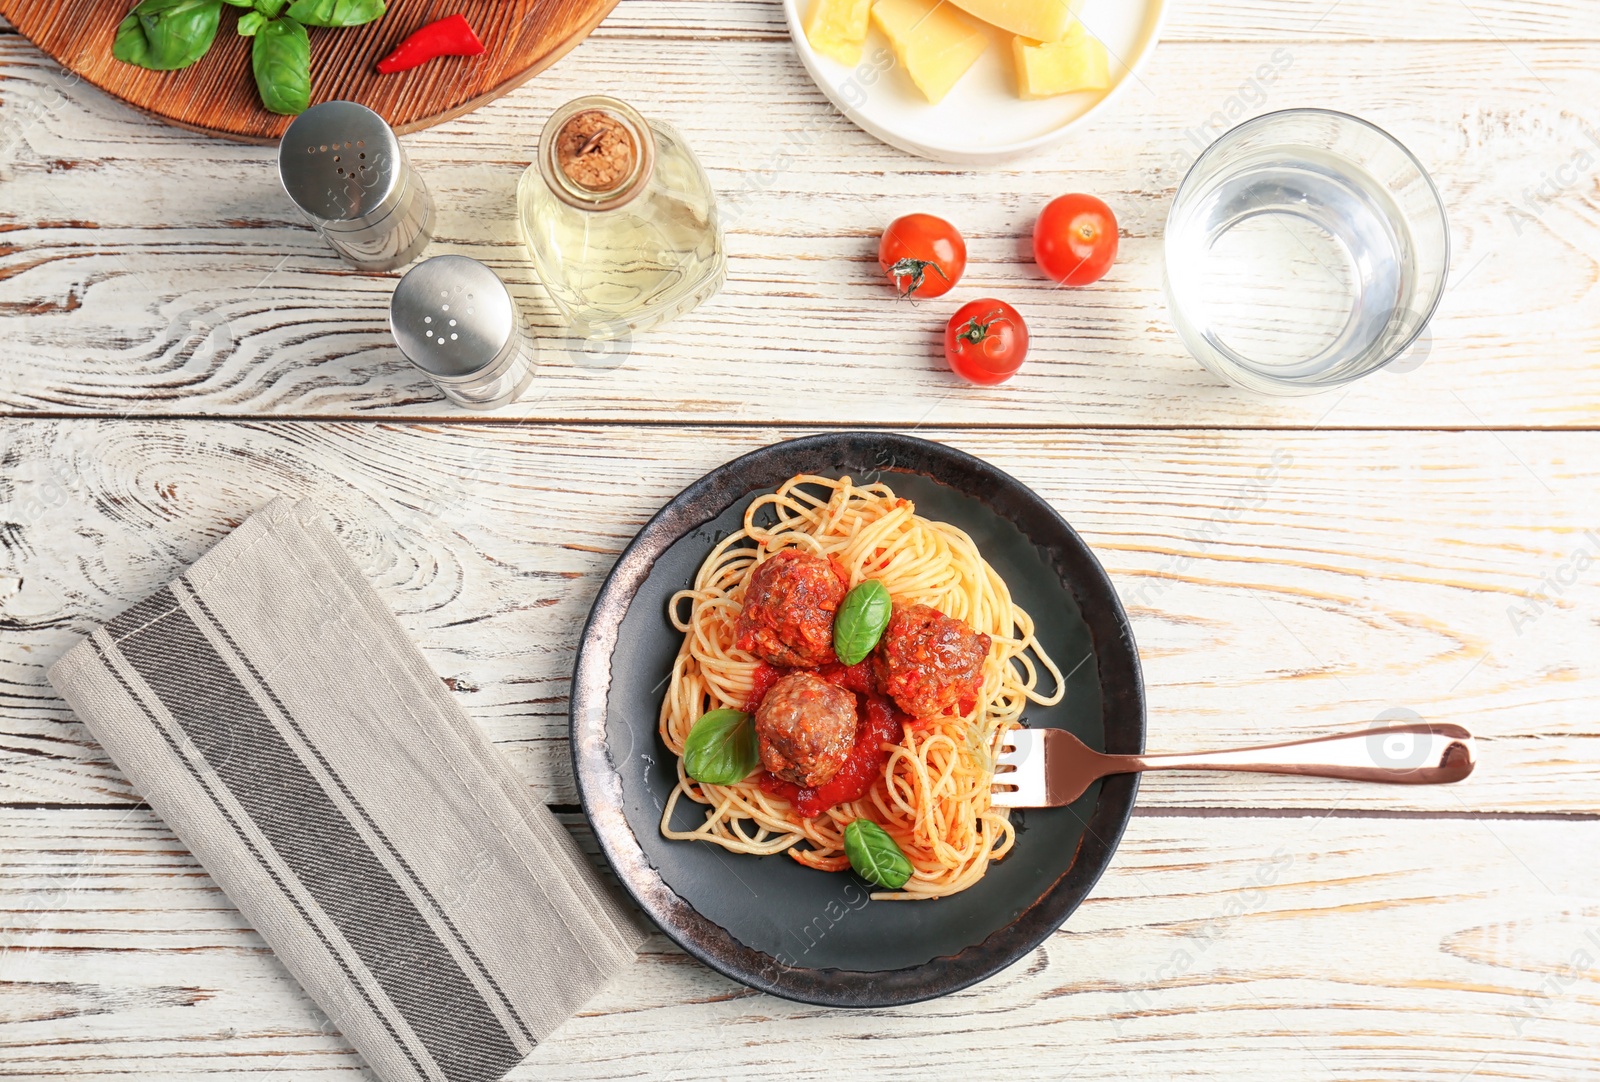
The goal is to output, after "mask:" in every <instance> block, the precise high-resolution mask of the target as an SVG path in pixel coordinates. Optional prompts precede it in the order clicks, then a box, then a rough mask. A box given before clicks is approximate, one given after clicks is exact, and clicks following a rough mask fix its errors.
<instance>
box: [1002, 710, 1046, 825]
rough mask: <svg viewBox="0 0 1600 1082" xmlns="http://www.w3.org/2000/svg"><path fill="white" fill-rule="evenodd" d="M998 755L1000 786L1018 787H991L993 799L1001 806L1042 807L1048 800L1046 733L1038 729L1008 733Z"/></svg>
mask: <svg viewBox="0 0 1600 1082" xmlns="http://www.w3.org/2000/svg"><path fill="white" fill-rule="evenodd" d="M1001 746H1002V749H1003V750H1002V751H1001V753H1000V754H999V755H997V756H995V760H994V764H995V777H994V784H995V785H996V786H1002V785H1003V786H1008V787H1010V786H1014V787H1015V788H1005V789H999V788H994V789H991V790H990V793H989V802H990V803H991V804H993V805H994V806H995V807H997V808H1026V807H1038V806H1039V805H1040V804H1042V803H1043V801H1044V795H1045V794H1044V733H1043V732H1042V731H1040V730H1038V729H1017V730H1014V731H1013V732H1011V733H1009V734H1007V736H1006V738H1005V742H1004V743H1003V744H1002V745H1001Z"/></svg>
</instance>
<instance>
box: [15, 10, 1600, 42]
mask: <svg viewBox="0 0 1600 1082" xmlns="http://www.w3.org/2000/svg"><path fill="white" fill-rule="evenodd" d="M5 29H8V26H7V24H6V23H5V21H4V20H3V19H0V32H3V31H4V30H5ZM596 34H598V35H602V36H608V37H638V36H648V37H658V38H669V39H670V38H687V39H692V40H703V39H712V40H716V39H722V38H729V37H740V36H743V37H766V38H781V37H787V36H788V31H787V29H786V28H785V26H784V21H783V8H782V6H781V5H780V4H778V3H759V4H753V3H749V2H748V0H622V3H620V4H619V5H618V6H617V7H616V9H615V10H614V11H613V12H612V13H611V14H610V15H609V16H607V17H606V20H605V22H603V23H602V24H601V25H600V28H599V29H598V30H597V31H596ZM1162 36H1163V39H1164V40H1167V41H1219V42H1220V41H1228V42H1232V41H1305V40H1315V41H1333V40H1349V41H1494V42H1517V41H1544V40H1551V39H1575V38H1595V37H1600V25H1597V24H1596V21H1595V16H1594V11H1593V8H1592V7H1591V6H1590V5H1589V4H1588V0H1523V2H1521V3H1518V4H1515V5H1507V4H1502V5H1481V4H1473V5H1470V6H1469V5H1467V4H1463V3H1461V0H1417V2H1416V3H1412V4H1405V5H1400V6H1396V5H1394V4H1391V3H1385V2H1384V0H1338V2H1337V3H1335V2H1333V0H1186V2H1184V3H1180V4H1176V5H1174V6H1173V7H1172V10H1171V11H1170V12H1169V14H1168V16H1167V27H1166V32H1165V33H1164V34H1163V35H1162Z"/></svg>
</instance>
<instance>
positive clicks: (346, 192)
mask: <svg viewBox="0 0 1600 1082" xmlns="http://www.w3.org/2000/svg"><path fill="white" fill-rule="evenodd" d="M278 175H279V176H280V178H281V179H282V180H283V187H284V190H285V191H286V192H288V193H289V198H290V199H292V200H294V203H295V206H297V207H299V208H300V213H302V214H304V215H305V216H306V218H307V220H309V221H310V222H311V224H312V226H313V227H314V228H315V229H316V230H317V232H318V233H321V234H322V237H323V239H324V240H326V241H327V242H328V243H329V244H330V245H331V246H332V247H333V250H334V251H336V252H338V253H339V255H340V256H342V257H343V258H344V260H345V262H347V263H349V264H350V265H351V266H353V267H355V268H356V269H357V270H363V271H387V270H394V269H395V268H396V267H403V266H405V265H406V264H407V263H409V262H411V261H412V260H413V259H415V258H416V257H417V255H418V254H419V253H421V251H422V249H423V248H425V247H427V244H428V241H429V239H431V236H432V231H433V199H432V198H431V197H430V196H429V195H428V189H427V187H426V186H425V185H424V184H423V183H422V178H421V177H420V176H418V175H417V173H416V171H415V170H413V169H412V168H411V163H410V162H409V161H408V160H407V159H406V152H405V150H404V148H402V147H401V146H400V140H399V139H397V138H396V137H395V134H394V130H393V129H392V128H390V127H389V125H388V124H387V123H386V122H385V121H384V119H383V117H381V116H379V115H378V114H377V113H375V112H373V111H372V110H371V109H368V108H367V107H366V106H365V105H358V104H356V103H355V102H353V101H325V102H323V103H321V104H320V105H313V106H312V107H311V108H309V109H307V110H306V111H305V112H303V113H301V114H300V115H299V116H298V117H296V118H295V121H294V123H292V124H290V125H289V130H288V131H286V132H284V133H283V141H282V142H281V143H279V144H278Z"/></svg>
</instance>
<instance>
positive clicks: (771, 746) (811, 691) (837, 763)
mask: <svg viewBox="0 0 1600 1082" xmlns="http://www.w3.org/2000/svg"><path fill="white" fill-rule="evenodd" d="M756 742H757V744H758V745H759V747H760V749H761V765H762V766H763V767H765V768H766V770H767V772H768V773H771V774H775V775H776V776H778V777H780V778H782V779H783V780H784V781H791V782H794V784H796V785H798V786H800V787H802V788H812V787H814V786H818V785H822V784H823V783H825V782H827V781H829V780H830V779H832V777H833V776H834V775H835V774H837V773H838V772H839V768H840V767H842V766H844V763H845V760H846V759H848V758H849V757H850V749H851V748H853V747H854V746H855V742H856V697H855V696H854V695H853V694H851V693H850V692H848V691H846V690H844V689H843V688H839V687H834V686H833V685H832V684H830V683H828V682H827V681H826V680H823V679H822V678H820V677H817V676H813V675H812V674H811V673H808V672H797V673H790V674H789V675H788V676H785V677H784V678H783V679H782V680H779V681H778V682H777V683H776V684H774V685H772V690H771V691H769V692H767V697H766V698H765V699H762V700H761V706H760V708H758V709H757V710H756Z"/></svg>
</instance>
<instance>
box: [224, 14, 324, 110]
mask: <svg viewBox="0 0 1600 1082" xmlns="http://www.w3.org/2000/svg"><path fill="white" fill-rule="evenodd" d="M240 22H241V23H242V22H243V20H242V19H241V20H240ZM250 69H251V70H252V71H253V72H255V76H256V90H257V91H258V92H259V93H260V95H261V104H262V106H263V107H264V108H265V109H266V110H267V111H268V112H271V113H281V114H283V115H285V116H294V115H295V114H296V113H303V112H305V111H306V108H307V107H308V106H309V105H310V104H311V38H310V37H309V36H308V35H307V34H306V28H305V27H303V26H301V25H300V24H299V23H297V22H295V21H294V20H293V19H290V18H288V17H284V18H281V19H269V20H267V22H265V23H263V24H262V25H261V27H260V28H259V29H258V30H256V32H255V41H254V42H253V43H252V44H251V46H250Z"/></svg>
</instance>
